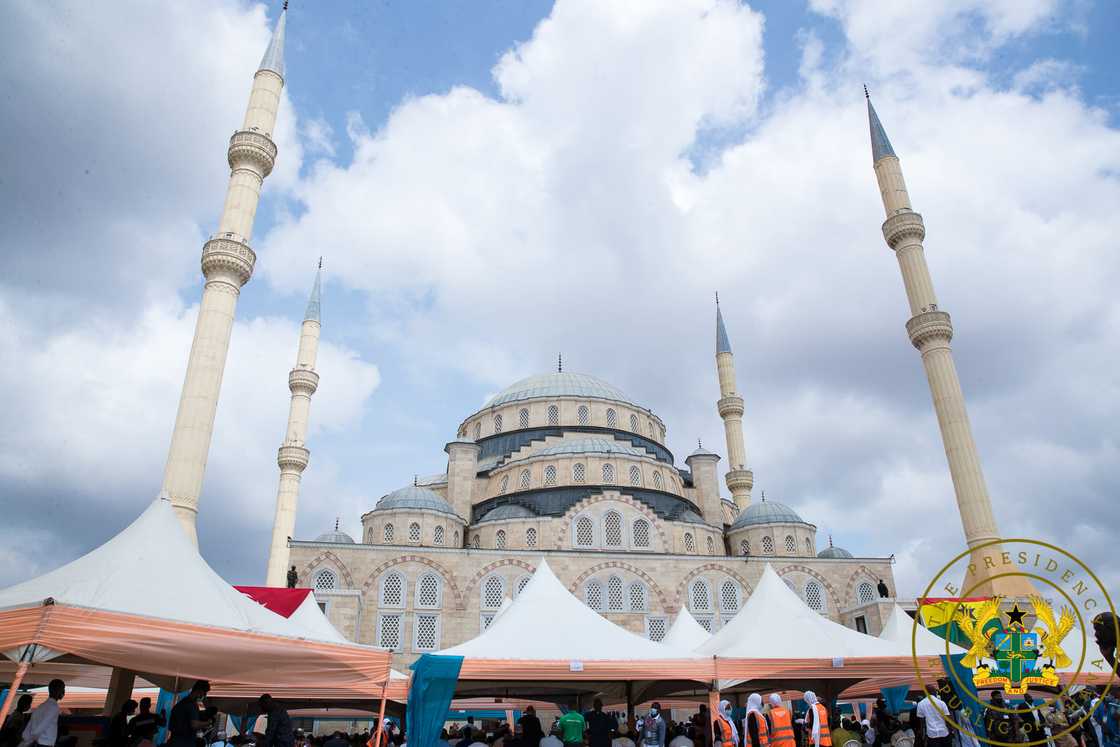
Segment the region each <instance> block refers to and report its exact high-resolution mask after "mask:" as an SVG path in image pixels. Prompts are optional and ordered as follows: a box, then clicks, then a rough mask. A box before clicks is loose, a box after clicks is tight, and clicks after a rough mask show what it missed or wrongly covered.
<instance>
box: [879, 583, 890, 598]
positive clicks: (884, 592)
mask: <svg viewBox="0 0 1120 747" xmlns="http://www.w3.org/2000/svg"><path fill="white" fill-rule="evenodd" d="M890 595H891V591H890V589H888V588H887V582H886V581H884V580H883V579H879V596H880V597H882V598H883V599H886V598H887V597H889V596H890Z"/></svg>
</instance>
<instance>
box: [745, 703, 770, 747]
mask: <svg viewBox="0 0 1120 747" xmlns="http://www.w3.org/2000/svg"><path fill="white" fill-rule="evenodd" d="M769 744H770V724H769V722H767V720H766V716H764V715H763V713H762V696H761V695H759V694H758V693H751V694H750V695H748V696H747V713H746V715H745V716H743V747H767V745H769Z"/></svg>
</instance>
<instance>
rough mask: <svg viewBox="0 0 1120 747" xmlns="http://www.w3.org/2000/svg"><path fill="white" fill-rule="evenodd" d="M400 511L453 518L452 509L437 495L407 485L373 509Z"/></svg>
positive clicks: (386, 497)
mask: <svg viewBox="0 0 1120 747" xmlns="http://www.w3.org/2000/svg"><path fill="white" fill-rule="evenodd" d="M400 509H419V510H426V511H439V512H440V513H444V514H451V515H452V516H455V515H456V514H455V511H454V509H452V508H451V504H450V503H448V502H447V501H445V500H444V499H443V497H442V496H440V494H439V493H436V492H434V491H431V490H428V489H427V488H422V487H419V486H417V485H409V486H407V487H403V488H400V489H399V490H394V491H393V492H392V493H389V494H388V495H386V496H383V497H382V498H381V500H379V501H378V502H377V505H376V506H374V507H373V510H374V511H394V510H400Z"/></svg>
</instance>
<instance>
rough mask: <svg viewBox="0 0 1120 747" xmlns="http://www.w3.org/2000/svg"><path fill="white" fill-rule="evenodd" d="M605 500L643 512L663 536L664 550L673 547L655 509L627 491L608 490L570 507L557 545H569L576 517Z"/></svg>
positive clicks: (561, 521)
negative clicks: (627, 493)
mask: <svg viewBox="0 0 1120 747" xmlns="http://www.w3.org/2000/svg"><path fill="white" fill-rule="evenodd" d="M608 492H609V493H610V495H609V496H608V494H607V493H608ZM603 501H612V502H616V503H622V504H625V505H627V506H629V507H630V508H632V509H634V510H635V511H637V512H638V513H640V514H642V517H643V518H644V519H645V520H646V521H648V522H649V524H650V528H651V529H652V530H653V531H655V532H657V536H658V537H660V538H661V548H662V550H663V551H667V550H668V549H669V548H671V547H672V545H671V544H670V543H669V538H668V537H667V536H666V535H665V526H664V523H663V522H662V521H661V520H660V519H659V517H658V516H657V514H656V513H654V511H653V509H651V508H650V507H649V506H647V505H646V504H644V503H642V502H641V501H639V500H635V499H634V498H632V497H631V496H629V495H626V494H625V493H622V492H616V491H607V492H603V493H595V494H594V495H589V496H587V497H586V498H584V499H583V500H582V501H579V502H578V503H576V504H575V505H574V506H572V507H571V508H569V509H568V511H567V513H565V514H564V516H563V517H561V520H560V522H559V523H560V526H559V527H558V528H557V530H556V546H557V547H558V548H561V549H563V548H565V547H567V546H568V545H567V542H568V536H569V535H568V533H569V532H570V531H571V526H572V522H573V521H574V520H575V518H576V517H577V516H579V515H580V514H581V513H583V512H584V511H586V510H587V509H589V508H591V507H592V506H593V505H595V504H596V503H602V502H603ZM625 519H626V516H625V514H624V515H623V520H625ZM624 526H625V524H624Z"/></svg>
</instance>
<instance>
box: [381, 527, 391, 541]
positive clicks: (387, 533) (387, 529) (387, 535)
mask: <svg viewBox="0 0 1120 747" xmlns="http://www.w3.org/2000/svg"><path fill="white" fill-rule="evenodd" d="M382 536H383V537H384V538H385V544H389V543H390V542H392V541H393V525H392V524H386V525H385V530H384V532H383V533H382Z"/></svg>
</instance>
